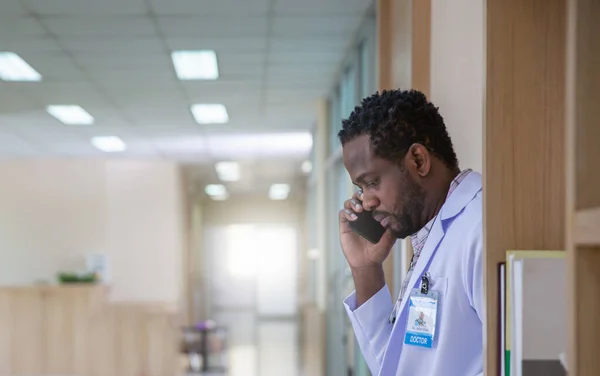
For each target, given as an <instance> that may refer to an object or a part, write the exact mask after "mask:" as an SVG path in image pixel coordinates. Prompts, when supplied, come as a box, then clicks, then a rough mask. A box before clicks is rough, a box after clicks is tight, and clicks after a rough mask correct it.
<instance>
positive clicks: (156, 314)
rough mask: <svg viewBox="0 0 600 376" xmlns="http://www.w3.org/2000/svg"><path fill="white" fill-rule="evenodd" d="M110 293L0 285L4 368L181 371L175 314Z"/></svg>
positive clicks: (93, 374) (141, 375)
mask: <svg viewBox="0 0 600 376" xmlns="http://www.w3.org/2000/svg"><path fill="white" fill-rule="evenodd" d="M106 297H107V289H106V288H105V287H103V286H48V287H45V286H44V287H4V288H0V375H2V376H20V375H73V376H75V375H77V376H167V375H176V374H177V371H178V354H177V344H178V343H177V340H178V330H177V326H176V317H177V316H176V313H175V312H174V311H172V310H171V309H168V308H167V307H162V306H157V305H153V306H149V305H145V304H109V303H108V300H107V299H106Z"/></svg>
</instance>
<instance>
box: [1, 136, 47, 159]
mask: <svg viewBox="0 0 600 376" xmlns="http://www.w3.org/2000/svg"><path fill="white" fill-rule="evenodd" d="M36 149H38V148H37V147H36V145H35V144H33V143H31V142H28V141H27V140H25V139H23V137H20V136H18V135H16V134H14V133H13V132H10V131H7V130H2V131H0V155H2V156H17V157H21V156H28V155H31V154H35V153H36Z"/></svg>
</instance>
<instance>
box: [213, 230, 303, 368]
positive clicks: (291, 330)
mask: <svg viewBox="0 0 600 376" xmlns="http://www.w3.org/2000/svg"><path fill="white" fill-rule="evenodd" d="M297 236H298V235H297V231H296V229H295V228H294V227H292V226H284V225H277V224H232V225H224V226H213V227H207V228H205V233H204V240H205V257H206V259H205V266H206V269H205V275H206V278H207V280H206V286H208V289H207V296H206V298H207V299H204V300H205V303H206V304H209V310H208V312H210V316H211V318H212V319H213V320H215V321H216V322H217V324H218V325H222V326H225V327H227V329H228V332H229V334H228V349H229V350H228V363H229V373H228V374H229V375H231V376H238V375H240V376H242V375H243V376H258V375H261V376H263V375H265V376H268V375H282V374H285V375H292V376H293V375H295V374H296V373H297V370H298V369H299V364H298V361H299V360H298V358H299V356H298V355H299V349H298V322H297V311H298V296H297V295H298V289H297V283H298V260H297V249H298V248H297V241H298V239H297Z"/></svg>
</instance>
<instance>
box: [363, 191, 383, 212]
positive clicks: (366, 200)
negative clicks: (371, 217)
mask: <svg viewBox="0 0 600 376" xmlns="http://www.w3.org/2000/svg"><path fill="white" fill-rule="evenodd" d="M378 206H379V199H378V198H377V196H375V195H372V194H369V193H367V192H363V208H365V210H369V211H371V210H373V209H375V208H376V207H378Z"/></svg>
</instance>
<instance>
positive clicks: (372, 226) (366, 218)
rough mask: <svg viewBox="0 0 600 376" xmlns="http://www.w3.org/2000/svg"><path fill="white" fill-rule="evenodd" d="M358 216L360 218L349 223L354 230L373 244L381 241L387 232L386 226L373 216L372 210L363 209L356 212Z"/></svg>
mask: <svg viewBox="0 0 600 376" xmlns="http://www.w3.org/2000/svg"><path fill="white" fill-rule="evenodd" d="M356 216H357V217H358V218H357V219H356V220H355V221H353V222H350V223H349V225H350V228H351V229H352V231H354V232H356V233H357V234H358V235H360V236H362V237H363V238H365V239H367V240H368V241H369V242H371V243H373V244H377V243H379V241H380V240H381V237H382V236H383V234H384V233H385V227H383V226H382V225H381V224H380V223H379V222H377V221H376V220H375V218H373V214H372V212H370V211H366V210H363V211H361V212H360V213H356Z"/></svg>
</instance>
